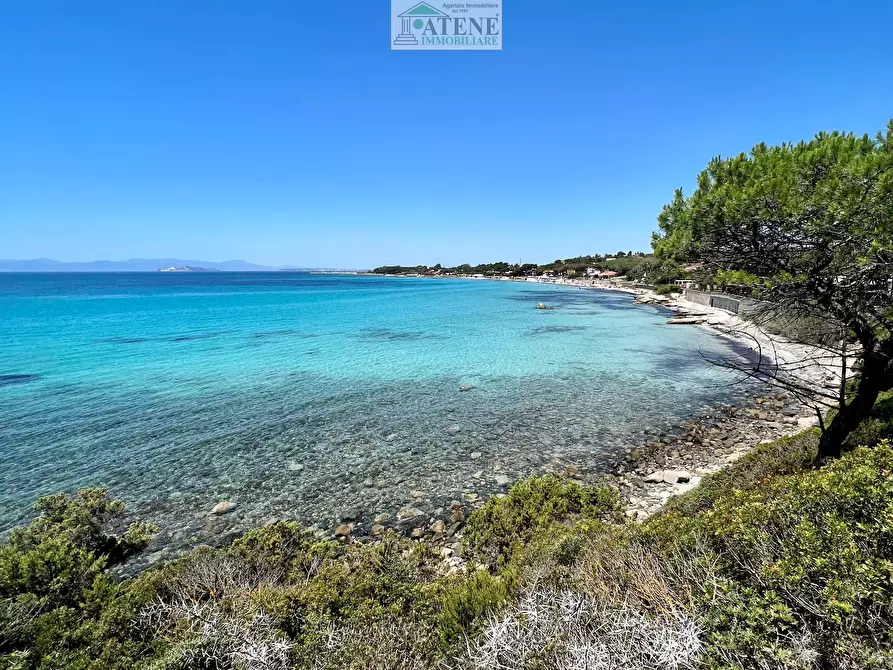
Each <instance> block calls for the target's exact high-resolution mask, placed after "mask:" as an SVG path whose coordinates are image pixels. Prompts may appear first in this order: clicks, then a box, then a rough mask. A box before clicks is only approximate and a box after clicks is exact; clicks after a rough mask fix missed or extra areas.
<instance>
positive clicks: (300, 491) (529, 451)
mask: <svg viewBox="0 0 893 670" xmlns="http://www.w3.org/2000/svg"><path fill="white" fill-rule="evenodd" d="M538 303H545V305H547V306H548V307H549V308H550V309H537V304H538ZM669 316H670V314H669V312H667V311H666V310H664V309H662V308H658V307H653V306H639V305H635V304H634V303H633V300H632V297H631V296H630V295H628V294H624V293H616V292H610V291H602V290H591V289H579V288H570V287H563V286H555V285H547V284H537V283H531V282H527V283H525V282H508V281H482V280H461V279H426V278H396V277H378V276H364V275H317V274H310V273H224V272H213V273H126V274H125V273H122V274H85V273H78V274H0V531H6V530H8V529H10V528H11V527H13V526H15V525H16V524H20V523H23V522H25V521H26V520H27V519H28V518H29V516H30V515H31V514H32V507H33V504H34V502H35V501H36V499H37V498H38V497H40V496H42V495H46V494H50V493H54V492H60V491H61V492H74V491H77V490H78V489H80V488H85V487H102V488H106V489H108V490H109V491H110V492H111V493H112V494H113V495H114V496H115V497H117V498H120V499H122V500H124V501H125V502H126V503H127V506H128V510H129V513H130V514H132V515H134V516H138V517H140V518H145V519H150V520H153V521H155V522H156V523H157V524H158V525H159V526H160V528H161V532H160V534H159V536H158V538H157V540H156V541H155V544H154V545H153V547H154V551H156V552H162V553H164V552H176V551H179V550H181V549H184V548H187V547H190V546H194V545H195V544H199V543H212V544H213V543H215V542H222V541H225V540H226V539H228V538H231V537H233V536H234V535H235V534H238V533H240V532H243V531H244V530H246V529H248V528H252V527H257V526H260V525H262V524H264V523H267V522H269V521H270V520H272V519H289V520H295V521H299V522H301V523H303V524H305V525H307V526H311V527H316V528H320V529H328V530H331V529H332V528H333V527H334V526H335V525H336V524H338V523H339V522H341V521H342V520H343V519H352V518H355V519H357V520H358V521H357V523H359V524H360V525H361V526H363V525H365V526H366V527H367V528H368V525H369V524H370V522H371V520H372V518H373V517H374V516H375V515H377V514H379V513H389V514H391V515H394V514H395V513H396V512H397V511H398V510H399V509H401V508H406V507H414V508H418V509H421V510H423V511H425V512H426V513H431V514H435V513H437V512H438V511H442V510H444V509H448V508H449V505H450V503H451V502H452V501H469V500H481V499H483V498H484V497H486V496H487V495H490V494H494V493H500V492H502V491H504V490H505V487H506V485H507V484H508V483H509V482H512V481H515V480H517V479H518V478H521V477H524V476H527V475H532V474H543V473H546V472H558V473H565V474H572V475H573V476H576V477H580V478H583V479H587V478H589V479H591V478H594V477H597V476H598V474H599V473H601V472H603V471H605V469H607V468H609V467H610V466H611V464H612V463H613V462H614V461H615V459H616V458H617V457H618V455H621V454H623V453H624V450H626V449H628V448H629V447H630V446H631V445H633V444H636V443H638V442H640V441H641V440H643V439H644V436H647V435H653V434H657V433H660V432H661V431H672V430H673V427H674V426H678V425H679V424H680V422H681V421H682V420H683V419H685V418H686V417H690V416H692V415H694V414H696V413H698V412H699V411H701V410H703V409H704V408H706V407H708V406H710V405H712V404H714V403H717V402H727V401H735V400H736V399H737V398H738V397H740V396H741V395H743V394H745V393H746V392H747V390H746V389H745V387H744V386H743V385H742V384H739V383H737V381H738V380H736V379H735V378H733V377H732V376H731V375H730V373H729V372H728V371H726V370H724V369H722V368H720V367H717V366H715V365H713V364H711V362H710V361H711V360H713V359H721V358H723V357H728V356H737V355H739V352H736V350H735V348H734V346H733V345H732V344H731V343H730V342H729V341H727V340H725V339H723V338H722V337H720V336H717V335H715V334H713V333H711V332H709V331H707V330H705V329H701V328H698V327H690V326H668V325H666V321H667V319H668V317H669ZM467 387H472V388H470V389H468V388H467ZM462 388H465V390H461V389H462ZM222 501H227V502H232V503H234V504H235V505H236V508H235V509H234V511H233V512H231V513H230V514H227V515H224V516H221V517H216V516H212V515H210V514H209V512H210V510H211V509H212V508H213V507H214V506H215V504H216V503H218V502H222Z"/></svg>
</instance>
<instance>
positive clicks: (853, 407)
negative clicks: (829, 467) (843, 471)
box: [816, 376, 882, 466]
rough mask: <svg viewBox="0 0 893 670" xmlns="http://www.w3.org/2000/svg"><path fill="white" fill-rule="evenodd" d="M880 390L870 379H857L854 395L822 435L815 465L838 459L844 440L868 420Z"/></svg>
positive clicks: (864, 377)
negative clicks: (863, 421)
mask: <svg viewBox="0 0 893 670" xmlns="http://www.w3.org/2000/svg"><path fill="white" fill-rule="evenodd" d="M881 390H882V389H881V386H880V385H879V384H876V383H875V382H874V380H873V379H871V378H870V377H866V376H863V377H861V378H860V379H859V386H858V389H857V390H856V395H855V396H854V397H853V399H852V400H850V402H849V403H847V404H846V405H844V406H843V407H841V408H840V410H838V412H837V414H836V415H835V416H834V418H833V419H832V420H831V423H830V424H829V425H828V427H827V428H826V429H825V431H824V432H823V433H822V437H821V439H820V440H819V453H818V455H817V456H816V465H819V466H821V465H825V464H826V463H827V462H828V460H830V459H832V458H840V455H841V453H842V451H843V442H844V440H846V438H847V436H848V435H849V434H850V433H851V432H853V431H854V430H855V429H856V427H857V426H858V425H859V423H860V422H861V421H862V420H863V419H866V418H868V416H869V415H870V414H871V410H872V408H873V407H874V403H875V402H876V401H877V399H878V395H880V392H881Z"/></svg>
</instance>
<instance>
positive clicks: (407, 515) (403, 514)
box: [397, 507, 425, 521]
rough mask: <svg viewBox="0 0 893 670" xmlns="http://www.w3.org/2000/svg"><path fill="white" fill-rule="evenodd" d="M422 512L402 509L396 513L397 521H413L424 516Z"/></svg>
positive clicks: (411, 508)
mask: <svg viewBox="0 0 893 670" xmlns="http://www.w3.org/2000/svg"><path fill="white" fill-rule="evenodd" d="M424 514H425V513H424V512H423V511H422V510H420V509H416V508H415V507H408V508H403V509H401V510H400V511H398V512H397V519H398V520H399V521H405V520H406V519H415V518H417V517H420V516H424Z"/></svg>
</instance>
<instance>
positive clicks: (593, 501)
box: [465, 475, 624, 565]
mask: <svg viewBox="0 0 893 670" xmlns="http://www.w3.org/2000/svg"><path fill="white" fill-rule="evenodd" d="M623 509H624V507H623V504H622V502H621V500H620V496H619V495H618V493H617V492H616V491H615V490H614V489H611V488H609V487H606V486H600V487H591V486H582V485H580V484H577V483H574V482H571V481H568V480H565V479H562V478H560V477H556V476H555V475H545V476H543V477H530V478H528V479H525V480H523V481H521V482H519V483H517V484H515V485H514V486H513V487H512V488H511V489H509V492H508V494H507V495H506V496H505V497H503V498H491V499H490V500H488V501H487V502H486V504H485V505H484V506H483V507H482V508H481V509H479V510H477V511H475V512H474V513H473V514H472V515H471V516H470V517H469V519H468V525H467V527H466V530H465V542H466V543H467V544H468V546H469V548H470V550H471V551H472V552H473V554H474V555H475V556H477V557H478V558H479V559H480V560H483V561H485V562H487V563H490V564H497V563H498V564H499V565H505V564H506V563H507V562H508V561H510V560H511V558H512V557H513V555H514V554H515V553H516V552H517V551H518V550H519V549H521V548H523V547H524V545H525V544H527V543H528V542H530V540H531V539H532V538H533V537H534V536H535V535H537V534H541V533H543V532H544V531H547V530H549V529H551V528H552V527H554V526H560V525H564V526H568V525H570V524H572V523H574V522H580V521H605V522H612V523H620V522H622V521H623V519H624V517H623Z"/></svg>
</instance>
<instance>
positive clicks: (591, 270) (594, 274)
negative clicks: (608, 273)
mask: <svg viewBox="0 0 893 670" xmlns="http://www.w3.org/2000/svg"><path fill="white" fill-rule="evenodd" d="M601 273H602V271H601V270H597V269H595V268H586V276H587V277H598V276H599V275H601Z"/></svg>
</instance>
